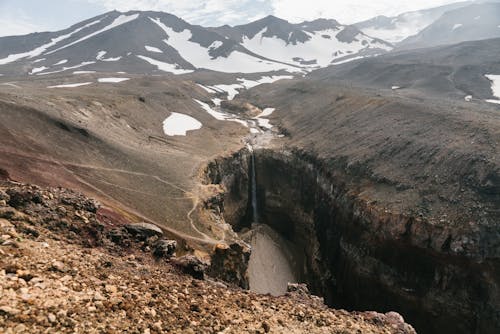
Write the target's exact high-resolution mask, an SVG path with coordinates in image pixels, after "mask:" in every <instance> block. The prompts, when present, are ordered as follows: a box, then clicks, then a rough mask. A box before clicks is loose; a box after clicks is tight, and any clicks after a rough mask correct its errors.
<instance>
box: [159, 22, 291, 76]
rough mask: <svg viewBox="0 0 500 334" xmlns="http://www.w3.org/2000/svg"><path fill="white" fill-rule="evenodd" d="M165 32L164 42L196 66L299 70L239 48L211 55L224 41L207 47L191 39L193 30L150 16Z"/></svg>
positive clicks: (230, 70)
mask: <svg viewBox="0 0 500 334" xmlns="http://www.w3.org/2000/svg"><path fill="white" fill-rule="evenodd" d="M150 19H151V21H152V22H154V23H155V24H157V25H158V26H159V27H160V28H161V29H162V30H163V31H164V32H165V34H166V36H165V37H166V40H164V42H165V43H167V44H168V45H170V46H171V47H173V48H174V49H176V50H177V51H178V52H179V53H180V54H181V55H182V56H183V58H184V59H186V61H188V62H189V63H190V64H191V65H193V66H194V67H196V68H203V69H209V70H213V71H218V72H226V73H238V72H241V73H256V72H271V71H279V70H287V71H290V72H299V71H300V69H298V68H294V67H292V66H287V65H284V64H280V63H276V62H272V61H264V60H262V59H260V58H256V57H254V56H252V55H249V54H247V53H243V52H241V51H239V50H235V51H233V52H231V53H230V54H229V55H228V56H227V57H221V56H220V57H213V56H211V55H210V51H214V50H217V49H219V48H222V47H223V45H224V41H214V42H212V43H211V44H210V46H209V47H208V48H206V47H204V46H203V45H201V44H199V43H196V42H195V41H193V32H192V31H191V30H189V29H184V30H182V31H179V32H177V31H175V30H174V29H172V28H171V27H168V26H167V25H165V24H164V23H163V22H161V20H160V19H153V18H150Z"/></svg>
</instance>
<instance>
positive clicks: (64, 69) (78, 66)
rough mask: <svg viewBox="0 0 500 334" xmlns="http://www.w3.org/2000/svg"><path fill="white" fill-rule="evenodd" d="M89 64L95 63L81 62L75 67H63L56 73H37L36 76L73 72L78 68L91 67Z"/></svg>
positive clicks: (93, 62)
mask: <svg viewBox="0 0 500 334" xmlns="http://www.w3.org/2000/svg"><path fill="white" fill-rule="evenodd" d="M91 64H95V61H86V62H83V63H81V64H78V65H75V66H70V67H63V68H62V69H61V70H58V71H52V72H45V73H38V74H37V75H47V74H54V73H61V72H64V71H67V70H73V69H75V68H80V67H83V66H87V65H91Z"/></svg>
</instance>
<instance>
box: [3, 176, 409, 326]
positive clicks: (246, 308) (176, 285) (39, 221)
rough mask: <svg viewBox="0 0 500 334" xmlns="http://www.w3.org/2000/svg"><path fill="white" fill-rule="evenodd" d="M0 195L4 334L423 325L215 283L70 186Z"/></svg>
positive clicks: (9, 187)
mask: <svg viewBox="0 0 500 334" xmlns="http://www.w3.org/2000/svg"><path fill="white" fill-rule="evenodd" d="M0 197H1V198H0V235H1V236H0V254H1V255H2V256H1V257H0V331H1V332H2V333H45V332H47V331H56V332H60V333H75V332H77V333H78V332H105V333H120V332H123V331H125V330H127V331H132V332H134V333H135V332H136V333H167V332H168V333H219V332H224V333H304V332H309V333H415V331H414V330H413V329H412V328H411V327H410V326H409V325H407V324H405V323H404V322H403V320H402V318H401V316H400V315H398V314H397V313H394V312H390V313H387V314H385V315H384V314H379V313H375V312H363V313H349V312H346V311H343V310H333V309H328V308H326V307H325V306H324V305H323V303H322V300H321V299H320V298H317V297H312V296H310V295H308V294H307V293H306V290H304V288H301V287H300V286H291V287H290V292H289V293H287V295H285V296H282V297H271V296H269V295H257V294H254V293H251V292H248V291H244V290H240V289H237V288H233V287H230V286H227V285H225V284H224V283H222V282H216V281H213V280H211V279H210V278H208V277H207V276H206V275H204V272H203V268H204V264H203V263H202V262H200V261H199V260H194V258H192V257H189V256H182V257H177V256H175V254H171V252H159V251H158V250H159V249H161V247H158V244H159V241H161V240H162V232H161V230H159V229H158V228H155V227H154V226H147V225H137V224H135V225H126V224H125V223H126V219H125V220H124V218H123V217H121V216H120V215H119V214H116V213H115V214H112V213H111V212H110V211H106V210H104V208H103V207H100V205H99V204H98V203H97V202H95V201H93V200H89V199H88V198H86V197H84V196H82V195H79V194H77V193H74V192H71V191H68V190H65V189H62V188H39V187H35V186H28V185H22V184H19V183H12V182H7V181H2V183H1V184H0ZM181 252H185V251H183V250H178V254H179V255H180V253H181ZM172 256H173V257H172ZM186 273H189V274H191V275H188V274H186ZM193 276H194V277H197V278H194V277H193Z"/></svg>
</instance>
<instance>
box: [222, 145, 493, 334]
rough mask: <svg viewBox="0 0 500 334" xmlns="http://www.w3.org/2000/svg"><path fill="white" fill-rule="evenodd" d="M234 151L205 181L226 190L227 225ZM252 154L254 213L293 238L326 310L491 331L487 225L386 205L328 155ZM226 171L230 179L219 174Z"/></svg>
mask: <svg viewBox="0 0 500 334" xmlns="http://www.w3.org/2000/svg"><path fill="white" fill-rule="evenodd" d="M241 154H242V153H240V155H237V156H233V157H232V158H229V159H228V160H226V161H225V162H224V163H218V166H219V169H218V171H217V173H215V174H213V175H219V176H218V177H217V178H212V180H214V181H219V182H221V184H223V185H224V188H225V189H226V190H227V193H226V194H225V195H224V209H226V208H229V211H228V213H229V215H228V217H230V222H231V224H232V225H233V226H235V228H242V227H245V226H248V221H247V220H246V218H245V215H244V214H243V212H244V210H243V208H244V206H245V204H248V196H244V194H247V193H248V176H247V175H248V169H247V166H248V158H245V156H244V155H243V156H242V155H241ZM235 157H238V158H237V159H235V160H232V159H234V158H235ZM255 157H256V174H257V193H258V201H259V208H260V210H261V211H260V213H259V215H260V217H261V219H262V221H263V222H265V223H267V224H268V225H270V226H271V227H273V228H274V229H275V230H276V231H278V232H279V233H280V234H281V235H283V236H284V237H286V238H287V239H288V240H290V241H291V242H292V243H293V244H295V245H296V253H297V254H298V255H297V256H298V258H297V261H299V262H301V263H302V267H303V268H304V271H303V272H302V278H303V280H304V281H305V282H307V283H308V285H309V287H310V288H311V290H312V292H313V293H314V294H317V295H320V296H323V297H324V298H325V299H326V301H327V302H328V303H329V304H330V305H332V306H335V307H342V308H348V309H357V310H360V309H375V310H381V311H389V310H395V311H398V312H400V313H401V314H403V315H404V316H405V318H407V319H408V320H409V322H410V323H412V324H414V325H415V326H416V328H417V329H418V330H419V331H420V332H422V333H472V332H478V333H496V332H498V330H499V329H500V315H499V312H498V310H499V309H500V294H499V293H498V291H499V286H500V275H499V273H500V261H499V257H498V247H497V246H495V245H498V240H499V236H498V231H495V229H494V228H493V227H491V228H489V227H487V226H484V225H478V224H476V223H474V222H471V223H470V224H467V225H463V224H461V225H460V226H454V225H453V224H446V225H445V224H437V223H435V222H434V223H431V222H429V221H427V220H425V219H424V218H422V217H415V216H408V215H405V214H401V213H398V212H392V211H390V210H387V209H385V208H383V207H380V206H379V205H377V203H376V202H368V201H366V200H364V199H363V193H361V192H360V191H359V190H358V189H356V188H355V187H352V186H351V185H349V184H347V183H346V182H345V180H346V178H343V177H342V170H339V169H338V168H335V166H334V165H333V164H332V163H331V162H330V163H329V162H328V161H322V160H321V159H318V158H317V157H315V156H312V155H308V154H305V153H303V152H299V151H294V152H284V151H283V152H278V151H273V150H259V151H256V152H255ZM242 158H243V160H242ZM245 159H247V162H246V163H245ZM226 167H229V169H227V170H226V169H225V168H226ZM226 172H229V173H231V177H229V178H228V177H226V178H224V177H221V176H220V175H225V174H226ZM245 182H246V184H247V186H246V187H245V186H244V184H245ZM232 190H236V193H232ZM242 194H243V195H242ZM226 200H227V203H228V204H229V206H228V207H226ZM238 201H242V202H241V203H240V204H236V202H238ZM234 207H238V208H240V209H239V210H238V211H237V212H239V214H234V213H235V212H236V211H235V210H233V209H231V208H234ZM221 212H222V214H223V215H225V210H221ZM300 254H301V255H300Z"/></svg>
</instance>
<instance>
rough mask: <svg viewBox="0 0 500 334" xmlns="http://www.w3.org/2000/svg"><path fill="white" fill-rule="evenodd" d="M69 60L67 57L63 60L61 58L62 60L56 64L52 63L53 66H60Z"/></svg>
mask: <svg viewBox="0 0 500 334" xmlns="http://www.w3.org/2000/svg"><path fill="white" fill-rule="evenodd" d="M67 62H68V60H67V59H63V60H61V61H59V62H57V63H55V64H54V65H52V66H58V65H62V64H66V63H67Z"/></svg>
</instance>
